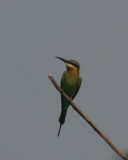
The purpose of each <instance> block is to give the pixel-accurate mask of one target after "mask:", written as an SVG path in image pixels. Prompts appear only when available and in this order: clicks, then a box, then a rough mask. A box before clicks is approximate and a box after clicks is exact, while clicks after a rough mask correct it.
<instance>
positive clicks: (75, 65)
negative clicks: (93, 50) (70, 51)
mask: <svg viewBox="0 0 128 160" xmlns="http://www.w3.org/2000/svg"><path fill="white" fill-rule="evenodd" d="M69 63H70V64H71V65H73V66H75V67H76V68H78V66H77V65H76V64H74V63H72V62H69Z"/></svg>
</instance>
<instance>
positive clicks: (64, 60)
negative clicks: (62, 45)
mask: <svg viewBox="0 0 128 160" xmlns="http://www.w3.org/2000/svg"><path fill="white" fill-rule="evenodd" d="M56 58H58V59H60V60H61V61H63V62H65V63H67V62H68V61H67V60H66V59H64V58H61V57H56Z"/></svg>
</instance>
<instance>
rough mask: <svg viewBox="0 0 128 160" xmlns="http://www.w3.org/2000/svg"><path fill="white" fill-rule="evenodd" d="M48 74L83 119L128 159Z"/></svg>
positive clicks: (121, 155)
mask: <svg viewBox="0 0 128 160" xmlns="http://www.w3.org/2000/svg"><path fill="white" fill-rule="evenodd" d="M48 76H49V78H50V80H51V81H52V83H53V84H54V86H55V87H56V89H57V90H58V91H59V92H60V93H61V94H62V95H63V96H64V97H65V98H66V99H67V100H68V101H69V102H70V104H71V106H72V107H73V109H74V110H75V111H76V112H77V113H78V114H79V115H80V116H81V117H83V119H84V120H85V121H86V122H87V123H88V124H89V125H90V126H91V127H92V128H93V129H94V130H95V131H96V132H97V133H98V134H99V135H100V136H101V137H102V138H103V139H104V140H105V142H106V143H107V144H108V145H109V146H110V147H111V148H112V149H113V150H114V151H115V152H116V153H117V154H118V155H119V156H120V157H121V158H123V159H124V160H128V157H127V156H126V155H125V154H123V153H122V152H121V151H120V150H119V149H117V147H116V146H115V145H114V144H113V143H112V142H111V141H110V140H109V139H108V138H107V137H106V136H105V135H104V134H103V133H102V132H101V131H100V129H99V128H98V127H97V126H96V125H95V124H94V123H93V122H92V121H91V120H90V119H89V118H88V117H87V116H86V115H85V114H84V113H83V112H82V111H81V110H80V109H79V108H78V107H77V106H76V105H75V103H74V102H73V101H72V99H71V98H70V97H68V96H67V95H66V93H64V91H63V90H62V89H61V88H60V87H59V85H58V84H57V83H56V81H55V80H54V78H53V77H52V75H51V74H50V73H48Z"/></svg>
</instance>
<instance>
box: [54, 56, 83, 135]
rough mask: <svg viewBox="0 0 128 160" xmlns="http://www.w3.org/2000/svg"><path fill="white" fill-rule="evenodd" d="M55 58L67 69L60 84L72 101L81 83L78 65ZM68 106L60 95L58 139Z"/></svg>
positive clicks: (66, 101)
mask: <svg viewBox="0 0 128 160" xmlns="http://www.w3.org/2000/svg"><path fill="white" fill-rule="evenodd" d="M56 58H58V59H60V60H61V61H63V62H64V63H65V66H66V69H67V70H66V71H65V72H64V73H63V75H62V78H61V83H60V86H61V89H63V91H64V92H65V93H66V94H67V95H68V96H69V97H70V98H71V99H72V100H73V99H74V98H75V96H76V95H77V93H78V91H79V89H80V86H81V82H82V78H81V77H80V75H79V71H80V64H79V62H77V61H75V60H66V59H64V58H61V57H56ZM69 105H70V102H69V101H68V100H67V99H66V98H65V97H64V96H63V95H62V94H61V114H60V118H59V123H60V127H59V131H58V134H57V135H58V137H59V135H60V131H61V127H62V125H63V124H64V123H65V118H66V114H67V109H68V107H69Z"/></svg>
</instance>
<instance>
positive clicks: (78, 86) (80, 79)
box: [72, 77, 82, 99]
mask: <svg viewBox="0 0 128 160" xmlns="http://www.w3.org/2000/svg"><path fill="white" fill-rule="evenodd" d="M81 82H82V77H80V78H79V81H78V84H77V87H76V90H75V92H74V93H73V96H72V99H74V97H75V96H76V95H77V93H78V91H79V89H80V86H81Z"/></svg>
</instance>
